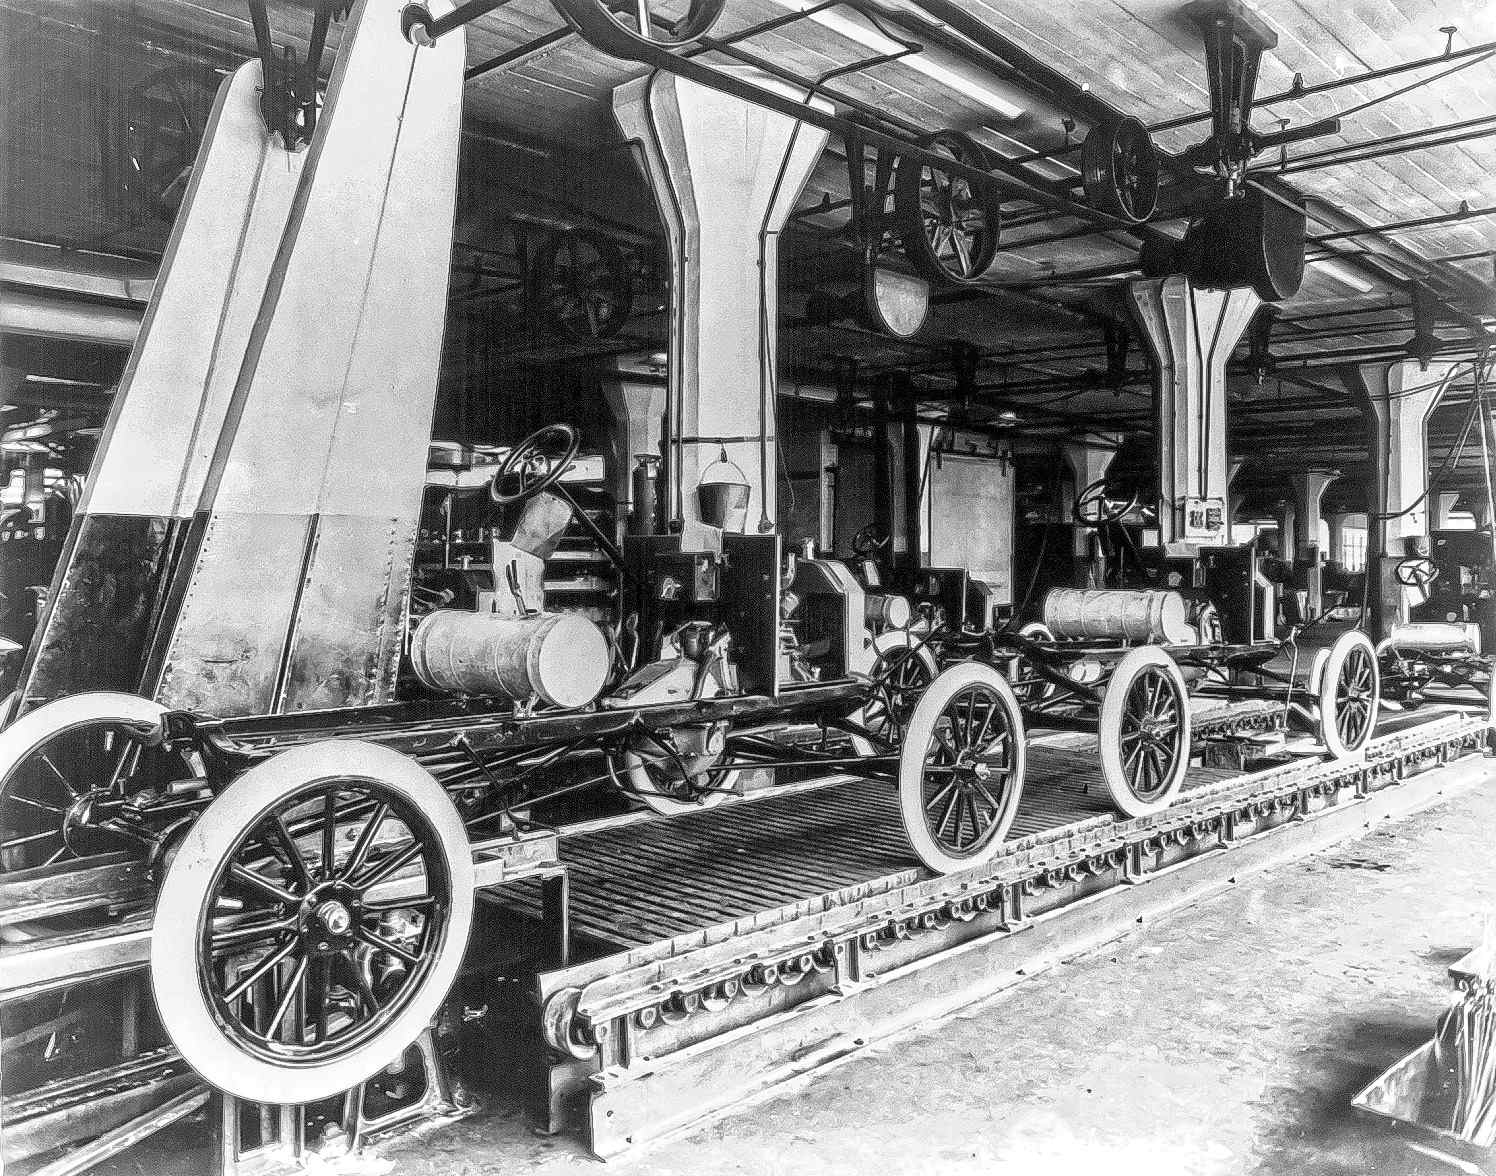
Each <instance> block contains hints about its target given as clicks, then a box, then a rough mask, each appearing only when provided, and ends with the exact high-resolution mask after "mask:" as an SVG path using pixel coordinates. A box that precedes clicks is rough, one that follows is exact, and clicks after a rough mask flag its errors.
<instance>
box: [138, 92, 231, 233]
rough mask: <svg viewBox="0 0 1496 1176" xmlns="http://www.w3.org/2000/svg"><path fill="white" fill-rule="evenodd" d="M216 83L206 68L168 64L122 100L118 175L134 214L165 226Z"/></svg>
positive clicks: (177, 203)
mask: <svg viewBox="0 0 1496 1176" xmlns="http://www.w3.org/2000/svg"><path fill="white" fill-rule="evenodd" d="M222 80H223V79H222V75H221V74H220V73H219V72H218V71H217V70H215V69H212V68H210V67H207V66H197V65H174V66H168V67H167V68H165V69H160V70H157V71H156V72H155V73H153V74H150V75H148V76H147V77H146V78H145V79H144V80H143V81H141V82H140V84H139V85H137V86H135V87H134V88H133V89H132V90H131V91H130V92H129V93H128V94H127V95H126V96H125V103H124V106H125V109H124V134H123V135H122V136H120V138H119V143H120V153H121V155H122V157H123V158H121V159H120V161H119V166H120V175H121V179H122V186H123V187H124V190H125V192H126V193H127V194H128V195H129V196H130V198H131V200H132V201H133V203H134V204H135V206H136V207H137V209H138V210H139V211H140V212H142V213H145V214H147V215H149V216H151V217H154V218H156V219H158V220H163V221H166V222H168V223H170V222H171V220H172V219H173V218H174V217H175V216H176V214H177V210H178V209H179V208H181V206H182V198H183V197H184V196H185V195H186V194H187V183H188V181H189V180H190V179H191V178H192V166H193V163H194V161H195V160H196V159H197V149H198V146H199V145H200V144H201V142H202V138H203V131H204V130H205V129H206V128H207V125H208V118H209V116H210V114H211V112H212V109H213V102H214V99H215V98H216V96H217V94H218V89H219V85H220V83H221V82H222Z"/></svg>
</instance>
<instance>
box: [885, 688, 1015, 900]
mask: <svg viewBox="0 0 1496 1176" xmlns="http://www.w3.org/2000/svg"><path fill="white" fill-rule="evenodd" d="M972 685H982V686H987V687H989V688H991V689H992V690H993V691H994V692H995V693H996V694H997V696H998V699H999V700H1000V703H1001V705H1002V707H1003V709H1004V710H1005V711H1006V712H1007V715H1008V721H1009V722H1010V724H1011V725H1012V733H1013V735H1012V737H1013V768H1012V779H1013V786H1012V788H1011V789H1010V790H1009V793H1008V795H1007V796H1006V797H1004V798H1003V812H1002V813H1001V815H1000V816H999V818H998V821H997V831H996V832H995V833H993V834H992V835H991V837H989V838H988V840H987V842H986V844H985V845H984V846H983V847H982V849H981V850H980V851H979V852H978V853H975V854H966V855H963V854H953V853H951V852H949V851H948V850H947V849H945V847H944V846H942V845H941V844H940V843H939V842H938V841H937V840H936V839H935V837H934V835H933V834H932V833H931V832H930V829H929V826H928V824H927V823H926V821H925V806H924V767H925V754H926V752H927V751H928V750H929V746H930V743H931V741H932V740H933V739H934V738H935V727H936V724H937V723H938V722H939V721H940V717H941V715H942V713H943V712H944V711H945V708H946V705H947V704H948V703H949V702H950V701H951V699H952V698H954V697H955V696H956V695H957V694H958V693H959V692H960V691H961V690H963V689H964V688H965V687H967V686H972ZM1025 758H1026V755H1025V746H1024V733H1023V712H1022V710H1021V709H1020V708H1019V706H1018V699H1017V697H1016V696H1015V695H1014V693H1013V688H1012V687H1011V686H1009V685H1008V683H1007V681H1006V680H1005V679H1004V678H1003V676H1002V675H1001V674H999V673H998V672H997V671H996V670H994V669H993V668H992V667H991V666H989V665H986V664H984V663H982V662H963V663H961V664H960V665H958V666H953V667H951V668H950V669H948V670H946V671H944V672H943V673H942V674H941V675H940V676H939V677H938V678H936V679H935V681H934V682H932V683H931V684H930V688H929V689H928V690H926V691H925V692H924V694H923V695H922V696H921V698H920V700H919V702H918V704H917V705H916V706H915V708H914V713H913V714H912V715H910V716H909V726H908V728H907V729H906V731H905V732H904V745H903V747H902V748H900V749H899V816H900V817H901V818H902V820H903V824H904V835H905V836H906V837H907V838H908V839H909V845H910V847H911V848H912V849H913V850H914V852H915V854H916V856H918V858H919V860H920V861H921V862H923V863H924V864H925V865H926V866H927V867H929V868H930V869H931V870H934V871H935V872H936V873H937V874H951V873H954V872H956V871H957V870H968V869H971V868H973V867H975V866H980V865H982V864H984V863H985V862H989V861H991V860H992V858H993V857H995V856H996V855H997V852H998V850H1000V849H1001V848H1002V845H1003V841H1004V840H1005V839H1006V838H1007V835H1008V829H1009V828H1010V827H1011V826H1012V824H1013V819H1014V818H1015V817H1017V815H1018V805H1019V802H1020V801H1021V800H1022V798H1023V778H1024V766H1025Z"/></svg>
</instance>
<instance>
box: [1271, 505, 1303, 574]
mask: <svg viewBox="0 0 1496 1176" xmlns="http://www.w3.org/2000/svg"><path fill="white" fill-rule="evenodd" d="M1273 517H1274V519H1275V520H1276V521H1277V527H1278V558H1279V559H1281V560H1282V561H1283V562H1284V563H1286V564H1292V563H1293V539H1294V532H1295V531H1296V530H1297V528H1298V522H1299V507H1298V503H1296V502H1295V501H1294V500H1293V499H1292V498H1281V499H1279V500H1278V501H1277V502H1275V503H1274V504H1273Z"/></svg>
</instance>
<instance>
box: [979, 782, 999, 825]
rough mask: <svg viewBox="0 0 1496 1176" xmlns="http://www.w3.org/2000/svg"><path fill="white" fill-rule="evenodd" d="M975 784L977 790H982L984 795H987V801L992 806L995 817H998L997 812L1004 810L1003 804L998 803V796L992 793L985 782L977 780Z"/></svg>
mask: <svg viewBox="0 0 1496 1176" xmlns="http://www.w3.org/2000/svg"><path fill="white" fill-rule="evenodd" d="M975 786H976V790H977V791H978V792H980V793H981V794H982V795H983V796H984V797H986V799H987V803H988V804H990V805H991V806H992V813H993V817H994V818H996V816H997V814H999V813H1001V812H1002V808H1003V806H1002V805H1001V804H999V803H998V801H997V798H996V797H995V796H993V795H992V792H991V790H990V789H989V788H988V787H987V785H986V783H985V782H983V781H981V780H977V781H976V782H975Z"/></svg>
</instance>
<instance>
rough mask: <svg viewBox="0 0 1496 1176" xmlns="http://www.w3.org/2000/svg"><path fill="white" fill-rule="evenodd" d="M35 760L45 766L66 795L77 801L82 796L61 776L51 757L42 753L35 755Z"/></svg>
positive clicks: (70, 782) (71, 783)
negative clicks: (65, 791) (65, 790)
mask: <svg viewBox="0 0 1496 1176" xmlns="http://www.w3.org/2000/svg"><path fill="white" fill-rule="evenodd" d="M37 759H39V760H41V761H42V763H44V764H46V765H47V770H48V771H49V772H51V773H52V775H54V776H56V777H57V781H58V783H60V784H61V785H62V786H63V787H64V788H65V789H67V794H68V795H69V796H71V797H72V798H73V799H74V800H77V799H78V798H79V797H81V796H82V795H83V793H81V792H79V791H78V789H76V788H74V787H73V782H72V781H71V780H69V779H68V778H67V777H66V776H65V775H63V774H62V772H61V771H60V770H59V769H58V767H57V765H56V764H54V763H53V762H52V757H51V756H49V755H48V754H47V753H46V752H44V751H43V752H39V753H37Z"/></svg>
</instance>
